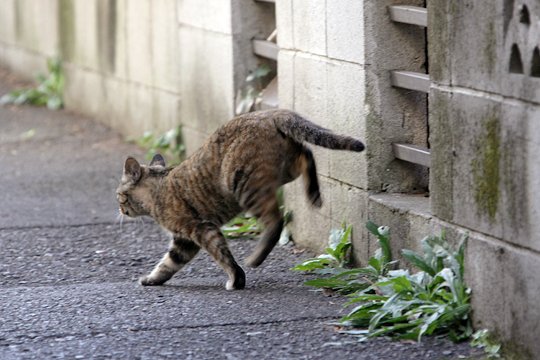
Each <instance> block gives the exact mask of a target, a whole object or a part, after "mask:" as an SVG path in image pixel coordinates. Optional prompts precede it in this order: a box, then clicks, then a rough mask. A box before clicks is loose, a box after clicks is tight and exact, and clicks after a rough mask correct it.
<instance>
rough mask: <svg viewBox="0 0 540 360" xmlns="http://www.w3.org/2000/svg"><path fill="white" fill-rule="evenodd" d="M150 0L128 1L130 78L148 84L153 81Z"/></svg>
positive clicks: (127, 28)
mask: <svg viewBox="0 0 540 360" xmlns="http://www.w3.org/2000/svg"><path fill="white" fill-rule="evenodd" d="M151 9H152V7H151V5H150V0H130V1H127V2H126V31H127V43H126V45H127V48H126V50H127V51H126V54H127V57H128V61H129V64H128V78H129V79H130V80H131V81H135V82H139V83H142V84H146V85H151V84H152V83H153V69H154V67H153V62H152V60H153V59H152V52H151V51H149V50H150V49H152V22H151V20H152V12H151Z"/></svg>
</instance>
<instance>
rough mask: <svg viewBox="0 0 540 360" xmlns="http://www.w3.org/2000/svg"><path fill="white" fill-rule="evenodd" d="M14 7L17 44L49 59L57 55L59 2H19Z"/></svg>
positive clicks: (23, 0)
mask: <svg viewBox="0 0 540 360" xmlns="http://www.w3.org/2000/svg"><path fill="white" fill-rule="evenodd" d="M13 5H14V6H15V7H14V10H15V13H14V15H15V24H16V25H15V36H16V39H17V44H18V45H19V46H22V47H24V48H26V49H29V50H33V51H36V52H38V53H42V54H44V55H45V56H48V57H51V56H54V55H57V53H58V25H57V24H58V4H57V1H56V0H44V1H32V0H17V1H16V2H14V4H13Z"/></svg>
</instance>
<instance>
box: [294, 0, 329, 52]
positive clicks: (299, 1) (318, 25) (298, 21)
mask: <svg viewBox="0 0 540 360" xmlns="http://www.w3.org/2000/svg"><path fill="white" fill-rule="evenodd" d="M325 5H326V1H325V0H295V1H293V24H294V25H293V26H294V29H293V37H294V47H295V49H298V50H301V51H304V52H307V53H312V54H317V55H326V6H325Z"/></svg>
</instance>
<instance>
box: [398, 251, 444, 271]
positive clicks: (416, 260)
mask: <svg viewBox="0 0 540 360" xmlns="http://www.w3.org/2000/svg"><path fill="white" fill-rule="evenodd" d="M401 255H403V257H404V258H405V259H406V260H407V261H408V262H410V263H411V264H412V265H414V266H416V267H417V268H418V269H420V270H422V271H425V272H427V273H428V274H429V275H431V276H435V274H436V271H435V269H433V268H432V267H431V266H430V265H429V264H428V263H427V262H426V261H425V260H424V258H423V257H422V256H421V255H419V254H417V253H416V252H414V251H412V250H407V249H403V250H401Z"/></svg>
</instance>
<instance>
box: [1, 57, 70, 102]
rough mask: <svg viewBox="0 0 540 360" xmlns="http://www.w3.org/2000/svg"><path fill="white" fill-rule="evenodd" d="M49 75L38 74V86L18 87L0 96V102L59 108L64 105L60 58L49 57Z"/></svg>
mask: <svg viewBox="0 0 540 360" xmlns="http://www.w3.org/2000/svg"><path fill="white" fill-rule="evenodd" d="M47 68H48V70H49V74H48V75H47V76H45V75H43V74H40V75H38V76H37V81H38V83H39V84H38V86H37V87H35V88H31V89H18V90H13V91H11V92H10V93H8V94H6V95H4V96H2V97H1V98H0V104H2V105H4V104H15V105H22V104H31V105H36V106H47V108H49V109H51V110H57V109H60V108H62V107H63V106H64V100H63V93H64V75H63V73H62V63H61V61H60V60H58V59H48V60H47Z"/></svg>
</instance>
